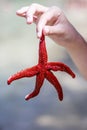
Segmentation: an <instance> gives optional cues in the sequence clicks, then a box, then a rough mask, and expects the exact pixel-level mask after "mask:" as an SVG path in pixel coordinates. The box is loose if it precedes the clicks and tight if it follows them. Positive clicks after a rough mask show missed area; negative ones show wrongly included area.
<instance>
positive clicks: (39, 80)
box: [25, 73, 44, 100]
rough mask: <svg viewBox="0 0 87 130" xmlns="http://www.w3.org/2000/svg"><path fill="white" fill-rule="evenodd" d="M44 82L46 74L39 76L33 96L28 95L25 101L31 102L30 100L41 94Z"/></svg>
mask: <svg viewBox="0 0 87 130" xmlns="http://www.w3.org/2000/svg"><path fill="white" fill-rule="evenodd" d="M43 82H44V74H43V73H39V74H37V76H36V85H35V89H34V91H33V92H32V93H31V94H28V95H26V97H25V100H29V99H30V98H33V97H35V96H37V95H38V94H39V92H40V89H41V86H42V85H43Z"/></svg>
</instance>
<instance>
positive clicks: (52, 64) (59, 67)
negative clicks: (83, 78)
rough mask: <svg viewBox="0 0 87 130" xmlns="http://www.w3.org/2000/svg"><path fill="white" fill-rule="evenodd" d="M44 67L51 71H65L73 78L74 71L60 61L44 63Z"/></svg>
mask: <svg viewBox="0 0 87 130" xmlns="http://www.w3.org/2000/svg"><path fill="white" fill-rule="evenodd" d="M46 68H47V69H48V70H53V71H58V70H60V71H65V72H67V73H68V74H69V75H71V76H72V78H75V74H74V72H73V71H72V70H71V69H70V67H68V66H67V65H65V64H63V63H61V62H49V63H47V65H46Z"/></svg>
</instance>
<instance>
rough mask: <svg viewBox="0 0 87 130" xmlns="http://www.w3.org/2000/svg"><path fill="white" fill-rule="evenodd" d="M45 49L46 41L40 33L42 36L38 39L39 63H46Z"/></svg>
mask: <svg viewBox="0 0 87 130" xmlns="http://www.w3.org/2000/svg"><path fill="white" fill-rule="evenodd" d="M47 59H48V57H47V50H46V43H45V36H44V35H43V34H42V37H41V39H40V43H39V61H38V62H39V64H42V65H43V64H45V63H47Z"/></svg>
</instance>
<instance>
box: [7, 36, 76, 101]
mask: <svg viewBox="0 0 87 130" xmlns="http://www.w3.org/2000/svg"><path fill="white" fill-rule="evenodd" d="M47 61H48V56H47V50H46V46H45V37H44V35H42V37H41V39H40V43H39V60H38V64H37V65H35V66H33V67H31V68H27V69H25V70H22V71H20V72H18V73H16V74H14V75H12V76H11V77H9V79H8V81H7V83H8V84H10V83H11V82H12V81H14V80H17V79H20V78H24V77H32V76H36V84H35V89H34V91H33V92H32V93H31V94H28V95H26V97H25V99H26V100H29V99H30V98H33V97H35V96H37V95H38V94H39V92H40V89H41V87H42V85H43V82H44V79H47V80H48V81H49V82H50V83H51V84H52V85H53V86H54V87H55V89H56V91H57V93H58V97H59V99H60V101H62V100H63V91H62V87H61V85H60V83H59V81H58V80H57V78H56V76H55V75H54V74H53V72H51V70H52V71H65V72H67V73H68V74H69V75H71V76H72V78H75V74H74V73H73V71H72V70H71V69H70V68H69V67H68V66H67V65H65V64H63V63H61V62H47Z"/></svg>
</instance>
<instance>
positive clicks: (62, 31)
mask: <svg viewBox="0 0 87 130" xmlns="http://www.w3.org/2000/svg"><path fill="white" fill-rule="evenodd" d="M17 15H19V16H21V17H25V18H26V21H27V24H32V23H35V24H36V32H37V37H38V38H40V37H41V35H42V31H43V33H44V35H46V36H49V37H51V38H52V39H53V40H54V41H55V42H56V43H58V44H61V45H62V46H66V44H65V43H70V42H71V41H74V38H75V36H76V33H77V32H76V30H75V28H74V27H73V26H72V25H71V23H70V22H69V21H68V19H67V18H66V16H65V15H64V12H63V11H62V10H61V9H60V8H58V7H56V6H53V7H50V8H49V7H45V6H42V5H39V4H35V3H34V4H31V5H30V6H27V7H23V8H21V9H20V10H18V11H17Z"/></svg>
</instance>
